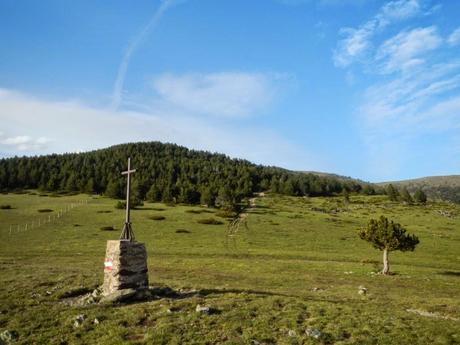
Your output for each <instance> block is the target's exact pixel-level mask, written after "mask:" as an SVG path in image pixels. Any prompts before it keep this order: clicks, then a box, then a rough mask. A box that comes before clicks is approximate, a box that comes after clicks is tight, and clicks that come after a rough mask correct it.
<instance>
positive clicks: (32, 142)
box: [0, 133, 52, 151]
mask: <svg viewBox="0 0 460 345" xmlns="http://www.w3.org/2000/svg"><path fill="white" fill-rule="evenodd" d="M0 136H2V137H3V133H2V134H1V135H0ZM51 141H52V140H50V139H48V138H45V137H40V138H38V139H33V138H31V137H30V136H28V135H18V136H15V137H7V138H4V139H2V140H0V145H5V146H7V147H10V148H13V150H16V151H40V150H42V149H44V148H46V144H48V143H49V142H51Z"/></svg>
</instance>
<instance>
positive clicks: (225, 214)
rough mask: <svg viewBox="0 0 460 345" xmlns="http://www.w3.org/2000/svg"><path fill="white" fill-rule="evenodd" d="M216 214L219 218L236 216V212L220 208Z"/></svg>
mask: <svg viewBox="0 0 460 345" xmlns="http://www.w3.org/2000/svg"><path fill="white" fill-rule="evenodd" d="M216 216H217V217H220V218H234V217H235V216H236V213H235V212H233V211H229V210H220V211H218V212H216Z"/></svg>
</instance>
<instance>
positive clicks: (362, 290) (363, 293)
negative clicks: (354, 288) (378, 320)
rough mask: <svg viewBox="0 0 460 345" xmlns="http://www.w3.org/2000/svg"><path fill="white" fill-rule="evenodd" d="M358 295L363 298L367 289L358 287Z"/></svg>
mask: <svg viewBox="0 0 460 345" xmlns="http://www.w3.org/2000/svg"><path fill="white" fill-rule="evenodd" d="M358 293H359V294H360V295H363V296H364V295H366V294H367V289H366V288H365V287H364V286H360V287H359V288H358Z"/></svg>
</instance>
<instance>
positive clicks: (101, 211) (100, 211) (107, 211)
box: [96, 210, 112, 213]
mask: <svg viewBox="0 0 460 345" xmlns="http://www.w3.org/2000/svg"><path fill="white" fill-rule="evenodd" d="M96 213H112V211H110V210H99V211H97V212H96Z"/></svg>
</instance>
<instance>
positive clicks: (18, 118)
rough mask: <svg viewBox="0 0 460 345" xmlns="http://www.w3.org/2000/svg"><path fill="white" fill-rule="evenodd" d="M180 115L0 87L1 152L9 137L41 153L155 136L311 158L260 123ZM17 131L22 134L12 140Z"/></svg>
mask: <svg viewBox="0 0 460 345" xmlns="http://www.w3.org/2000/svg"><path fill="white" fill-rule="evenodd" d="M180 114H181V112H175V110H173V109H167V108H162V109H158V110H156V111H151V112H149V113H146V112H134V111H116V112H115V111H112V110H107V109H98V108H94V107H89V106H87V105H85V104H82V103H79V102H67V101H64V102H55V101H47V100H42V99H37V98H34V97H31V96H29V95H25V94H22V93H18V92H14V91H9V90H2V89H0V119H1V122H2V126H3V127H2V130H3V131H4V132H5V133H7V134H8V136H7V138H8V140H7V141H5V140H6V139H5V137H1V138H0V139H1V141H2V142H0V152H3V154H5V155H14V154H16V153H17V151H18V150H20V149H21V148H20V147H18V146H17V145H16V146H15V145H10V144H9V143H13V142H15V143H19V142H24V144H25V145H29V144H30V145H32V144H33V145H32V146H28V147H24V149H25V151H26V152H24V153H27V154H45V153H54V152H56V153H62V152H77V151H82V150H84V151H87V150H94V149H97V148H103V147H107V146H110V145H114V144H119V143H124V142H134V141H152V140H158V141H162V142H173V143H177V144H179V145H184V146H187V147H189V148H194V149H202V150H208V151H213V152H215V151H217V152H222V153H226V154H228V155H230V156H232V157H240V158H246V159H249V160H251V161H253V162H256V163H263V164H270V165H280V166H284V167H288V168H291V169H300V168H305V167H308V166H312V165H313V163H312V161H313V159H314V158H313V157H312V156H311V155H309V154H308V153H307V154H306V153H305V150H303V149H302V150H301V149H299V148H298V147H296V146H294V145H293V144H291V143H290V142H289V140H286V139H285V138H283V137H281V136H279V135H278V134H277V133H275V132H273V131H272V130H269V129H266V128H264V126H263V125H261V124H258V125H257V127H254V126H251V125H247V124H245V123H243V124H241V125H238V124H229V123H228V121H223V122H220V120H219V119H214V118H213V119H212V121H211V120H209V119H207V120H206V121H205V120H204V119H203V118H202V117H196V116H191V115H188V116H183V115H180ZM17 133H20V135H18V134H17ZM36 133H40V137H39V138H37V139H33V138H34V135H36ZM18 136H19V137H22V139H21V138H19V139H18V138H16V139H14V137H18ZM24 137H27V138H24ZM48 138H53V141H50V140H49V139H48ZM45 144H46V146H44V145H45Z"/></svg>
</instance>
